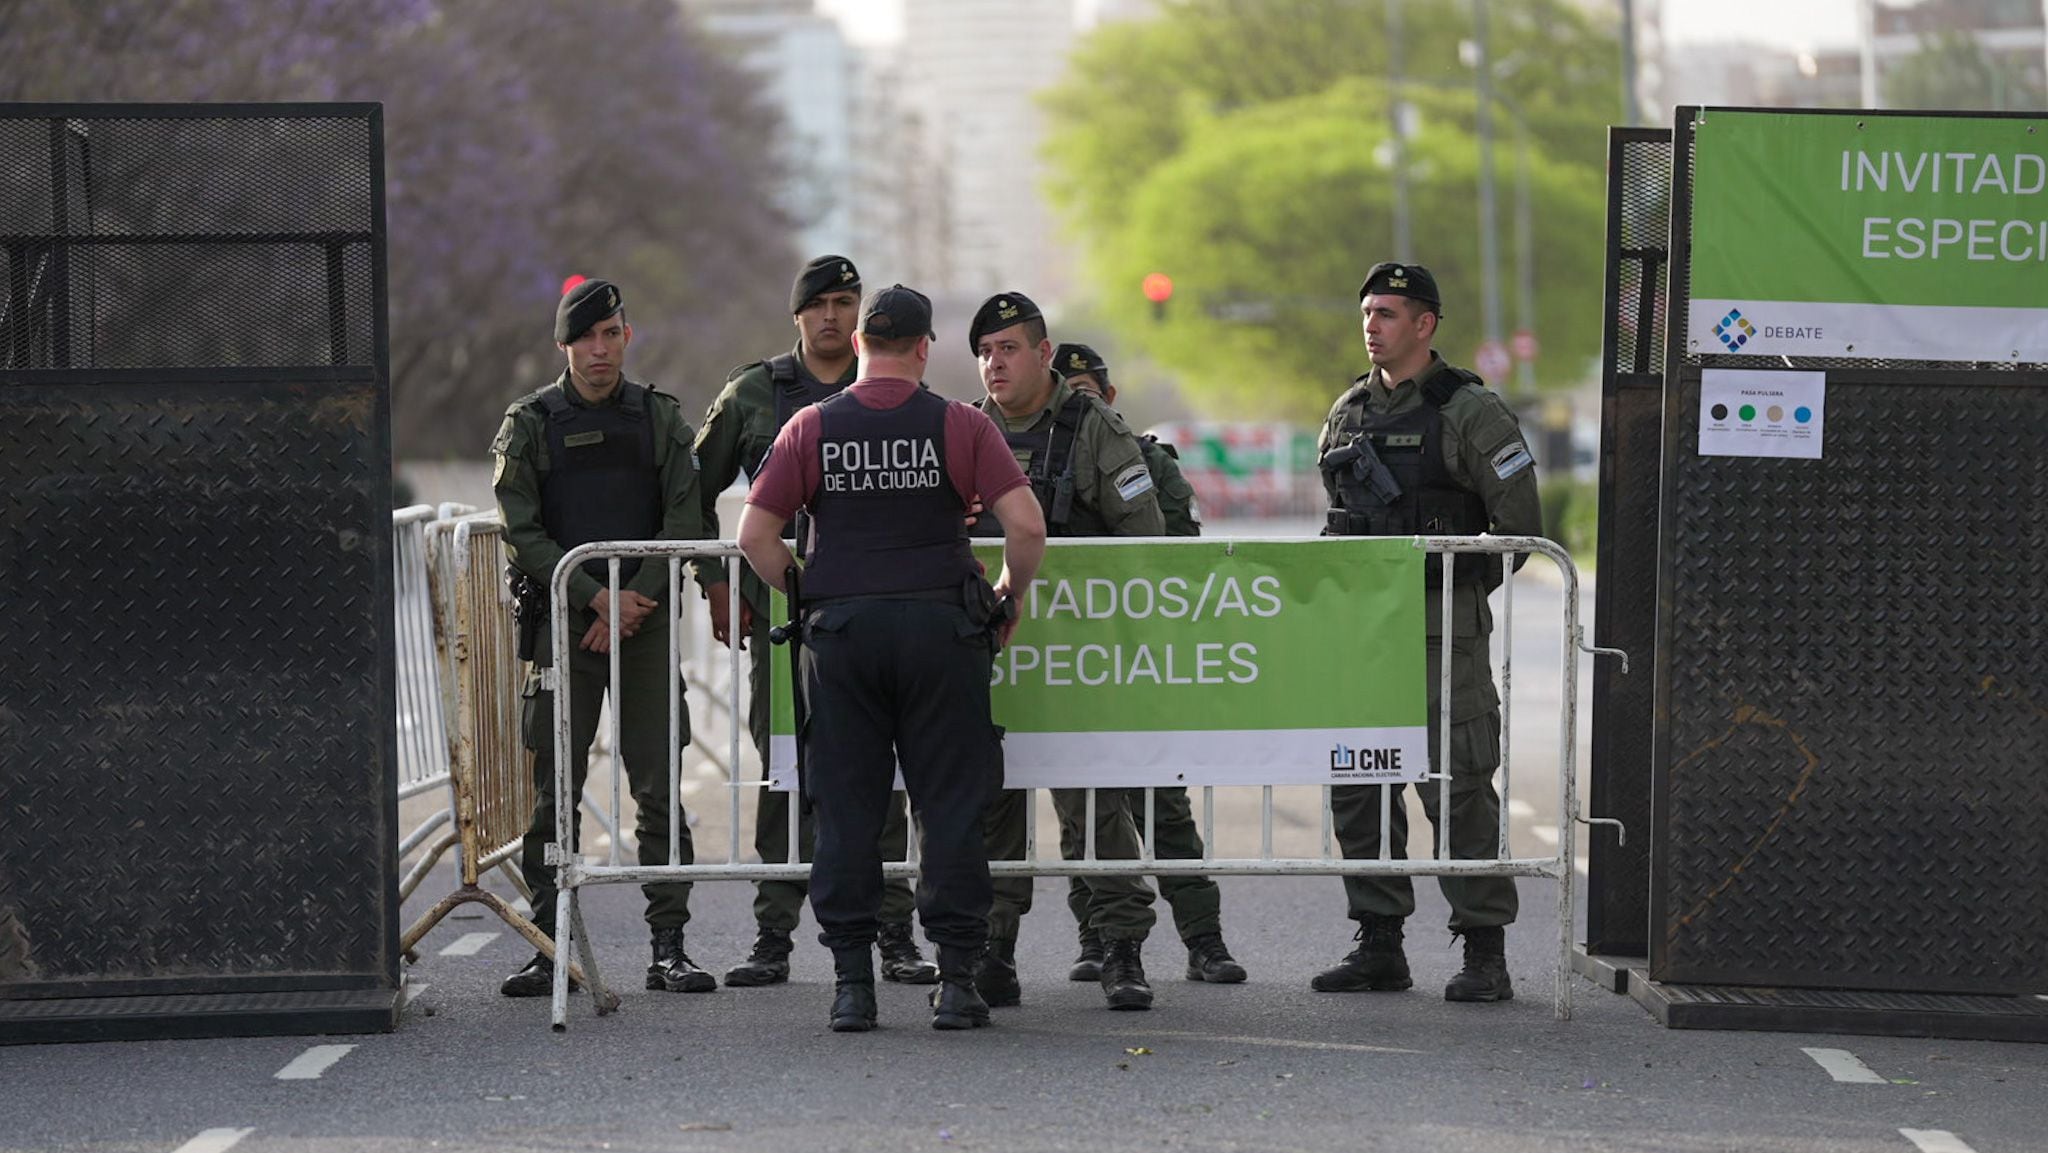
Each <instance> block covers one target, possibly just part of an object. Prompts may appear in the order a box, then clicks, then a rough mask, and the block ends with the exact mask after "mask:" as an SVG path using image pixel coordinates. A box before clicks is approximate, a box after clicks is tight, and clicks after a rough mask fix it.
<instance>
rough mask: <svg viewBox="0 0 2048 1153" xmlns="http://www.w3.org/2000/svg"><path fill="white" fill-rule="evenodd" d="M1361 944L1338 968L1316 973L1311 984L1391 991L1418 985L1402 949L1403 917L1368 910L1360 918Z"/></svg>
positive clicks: (1336, 989)
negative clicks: (1410, 971)
mask: <svg viewBox="0 0 2048 1153" xmlns="http://www.w3.org/2000/svg"><path fill="white" fill-rule="evenodd" d="M1353 939H1354V940H1356V941H1357V942H1358V947H1357V948H1356V949H1353V950H1351V952H1350V953H1349V954H1347V955H1346V956H1345V958H1344V959H1343V960H1342V961H1339V962H1337V965H1336V967H1335V968H1331V969H1324V970H1323V971H1322V972H1320V973H1317V974H1316V975H1315V979H1314V980H1312V981H1310V982H1309V983H1308V987H1309V988H1311V989H1314V990H1315V991H1316V992H1318V993H1364V992H1374V993H1392V992H1398V991H1400V990H1402V989H1411V988H1414V986H1415V979H1414V978H1412V977H1410V976H1409V975H1408V955H1407V954H1406V953H1404V952H1402V951H1401V918H1399V917H1386V916H1381V915H1379V914H1376V913H1367V914H1365V915H1364V916H1362V917H1360V918H1359V919H1358V935H1357V936H1356V937H1355V938H1353Z"/></svg>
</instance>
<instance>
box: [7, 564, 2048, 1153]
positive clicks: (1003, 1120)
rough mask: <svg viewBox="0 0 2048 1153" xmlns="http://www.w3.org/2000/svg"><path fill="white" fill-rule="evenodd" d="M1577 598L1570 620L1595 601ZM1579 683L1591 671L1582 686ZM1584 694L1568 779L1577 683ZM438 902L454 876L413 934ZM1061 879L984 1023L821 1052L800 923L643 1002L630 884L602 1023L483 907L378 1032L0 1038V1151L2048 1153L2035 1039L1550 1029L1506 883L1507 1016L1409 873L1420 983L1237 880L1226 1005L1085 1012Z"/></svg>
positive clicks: (1596, 1000) (721, 889)
mask: <svg viewBox="0 0 2048 1153" xmlns="http://www.w3.org/2000/svg"><path fill="white" fill-rule="evenodd" d="M1537 564H1539V565H1540V564H1541V562H1537ZM1534 567H1535V566H1532V570H1533V569H1534ZM1559 588H1560V586H1559V584H1558V582H1556V581H1554V580H1546V579H1545V578H1544V577H1543V576H1542V575H1541V574H1539V573H1536V572H1534V571H1532V572H1531V575H1530V576H1529V577H1527V578H1525V579H1524V580H1522V581H1521V582H1519V583H1518V586H1517V592H1516V617H1517V621H1518V623H1517V625H1516V626H1515V630H1516V631H1515V646H1516V647H1515V653H1516V668H1517V672H1516V676H1515V681H1514V686H1515V687H1514V692H1515V696H1514V700H1515V705H1514V717H1513V729H1512V743H1511V748H1512V749H1513V750H1514V757H1515V775H1514V778H1513V783H1512V791H1511V800H1512V801H1513V802H1515V804H1513V805H1512V810H1513V812H1514V831H1513V838H1514V847H1515V849H1516V851H1517V852H1520V853H1530V854H1534V853H1538V852H1548V851H1551V848H1550V846H1549V844H1548V842H1549V840H1550V839H1551V838H1554V836H1555V812H1556V800H1557V797H1556V794H1557V786H1556V781H1557V777H1556V768H1557V761H1558V753H1557V738H1556V728H1555V724H1556V721H1557V716H1558V709H1559V707H1560V704H1561V701H1562V697H1563V692H1562V685H1561V683H1560V682H1559V680H1558V677H1557V675H1556V671H1555V670H1556V667H1557V666H1556V663H1555V659H1556V654H1557V651H1558V648H1557V646H1558V645H1559V644H1560V643H1561V639H1562V637H1561V634H1560V633H1559V632H1558V630H1557V628H1556V620H1557V615H1558V613H1557V610H1558V608H1559V606H1560V604H1561V600H1560V596H1559ZM1584 611H1585V620H1586V621H1588V622H1590V616H1591V602H1590V599H1588V601H1587V603H1586V605H1585V609H1584ZM1589 631H1590V629H1589ZM1589 684H1590V673H1589V672H1588V673H1584V674H1582V689H1581V692H1582V694H1583V693H1584V692H1585V691H1586V689H1585V687H1584V686H1586V685H1589ZM1581 707H1582V709H1587V710H1588V711H1587V712H1586V713H1585V714H1583V715H1582V723H1581V732H1580V741H1581V748H1582V751H1581V752H1580V754H1579V757H1578V765H1579V768H1580V770H1581V771H1583V767H1584V754H1583V742H1584V738H1585V735H1586V734H1585V728H1586V726H1585V723H1584V721H1585V720H1586V719H1589V718H1590V704H1589V700H1588V698H1586V697H1585V696H1583V695H1582V697H1581ZM707 723H708V722H707ZM692 773H693V777H692V780H691V782H690V787H689V790H688V792H687V794H686V795H687V797H688V803H689V804H690V805H691V806H692V807H693V809H694V810H696V816H697V817H698V821H697V835H698V843H699V846H700V854H704V855H719V856H722V855H723V853H724V851H725V849H724V846H725V844H726V842H727V838H728V835H729V822H727V820H726V818H725V816H724V814H725V812H726V811H727V801H726V795H725V789H724V788H723V785H722V782H721V781H718V780H716V779H714V774H713V771H712V770H711V769H710V768H709V767H708V766H706V765H704V764H701V763H700V764H696V765H694V766H693V768H692ZM593 783H594V785H598V786H600V787H597V788H594V789H593V792H594V793H597V794H599V795H607V794H608V792H609V790H608V788H605V787H601V786H602V782H601V780H600V781H594V782H593ZM1280 793H1281V796H1280V799H1279V802H1278V803H1277V804H1276V812H1275V845H1276V849H1278V850H1279V851H1281V852H1307V853H1313V852H1315V851H1316V847H1317V841H1318V840H1319V834H1320V821H1319V819H1318V816H1317V814H1316V812H1315V803H1316V796H1315V791H1314V790H1281V791H1280ZM1254 795H1255V794H1254ZM1221 797H1222V794H1220V793H1219V804H1218V811H1219V820H1220V827H1219V830H1218V840H1219V842H1220V844H1219V846H1218V851H1219V852H1220V853H1225V854H1226V855H1236V854H1245V853H1250V852H1255V851H1256V847H1257V837H1258V827H1257V813H1258V809H1257V804H1256V801H1255V800H1250V799H1246V798H1245V797H1243V796H1235V797H1232V798H1230V799H1228V800H1224V799H1221ZM1044 827H1047V828H1049V826H1044ZM1422 827H1426V826H1422ZM744 831H745V830H744V829H743V833H744ZM1602 835H1605V834H1602ZM586 843H591V842H586ZM1581 851H1582V852H1583V850H1581ZM453 883H454V881H453V874H452V870H451V869H450V868H449V867H448V866H447V865H445V864H444V865H443V867H441V868H440V869H439V870H437V871H436V873H435V874H434V875H433V876H432V877H430V878H429V880H428V881H427V883H426V884H425V885H424V886H423V887H422V889H421V891H420V893H419V894H417V895H416V897H415V899H414V900H413V901H412V902H410V903H409V904H408V906H407V908H406V910H405V918H404V919H405V920H406V921H408V922H409V921H410V919H411V918H412V917H413V916H415V915H417V914H418V913H419V912H420V911H421V910H422V909H423V908H424V907H425V905H426V904H427V903H428V902H430V901H431V900H433V899H434V898H435V897H437V896H439V895H440V894H442V893H444V892H446V891H448V890H449V889H450V888H451V887H452V886H453ZM493 884H494V887H498V888H499V889H500V891H503V884H502V882H493ZM1061 884H1062V882H1056V881H1051V880H1046V881H1041V882H1040V883H1039V887H1038V903H1037V908H1036V910H1035V911H1034V912H1033V913H1032V914H1031V916H1030V917H1028V918H1027V919H1026V921H1025V931H1024V936H1023V940H1022V941H1021V943H1020V947H1019V954H1020V960H1021V963H1022V968H1023V972H1024V979H1025V996H1024V1004H1023V1005H1022V1006H1021V1007H1019V1008H1015V1009H1004V1010H998V1011H997V1014H996V1020H997V1024H996V1026H995V1027H994V1028H991V1029H987V1030H979V1031H976V1032H973V1033H969V1034H943V1033H935V1032H933V1031H932V1030H930V1029H929V1028H928V1027H927V1020H928V1010H927V1009H926V1008H925V1005H924V1000H923V995H924V994H923V990H919V989H912V988H904V987H897V986H886V985H885V986H884V987H883V989H882V1004H881V1011H882V1028H881V1029H880V1030H878V1031H877V1032H874V1033H871V1034H865V1035H837V1034H833V1033H830V1032H829V1031H828V1030H827V1029H826V1028H825V1014H826V1009H827V1006H828V1004H829V1001H830V990H831V983H830V963H829V957H828V955H827V954H826V953H825V952H824V950H823V949H822V948H819V947H818V946H816V945H815V944H814V943H812V942H813V941H814V937H813V928H812V926H810V924H809V923H808V921H807V922H806V925H805V927H804V928H803V929H802V930H801V931H800V932H799V938H798V939H799V945H800V949H799V953H798V955H797V957H796V959H795V974H794V979H793V980H792V982H791V983H790V984H788V985H786V986H780V987H774V988H768V989H725V988H721V989H720V990H719V991H717V992H716V993H712V994H706V995H698V996H684V995H676V994H665V993H649V992H644V991H642V990H641V989H640V988H639V985H640V981H639V976H640V973H641V971H642V966H644V964H645V960H646V933H645V929H644V926H643V925H642V924H641V922H640V919H639V907H640V897H639V895H638V894H637V893H636V892H634V891H633V890H632V889H631V888H630V887H626V886H610V887H605V888H599V889H594V890H591V891H590V892H589V895H588V906H587V908H588V912H589V916H590V920H591V926H592V931H593V935H594V937H595V939H596V942H597V944H598V947H599V950H600V963H601V966H602V968H603V971H604V972H605V974H606V976H607V979H608V980H610V981H612V982H614V983H615V986H616V987H617V988H618V989H619V991H620V993H621V994H622V997H623V1000H624V1004H623V1007H622V1010H621V1011H620V1012H619V1013H618V1014H616V1015H613V1016H609V1017H604V1018H599V1017H596V1016H594V1015H593V1014H592V1012H591V1010H590V1006H589V1002H588V1001H587V1000H582V999H579V1000H577V1001H575V1002H573V1003H572V1006H571V1017H570V1027H569V1029H568V1031H567V1032H566V1033H563V1034H555V1033H553V1032H551V1031H550V1030H549V1029H548V1026H547V1005H546V1002H545V1001H512V1000H507V999H505V998H503V997H500V996H499V995H498V994H497V992H496V985H497V982H498V980H499V979H500V978H501V977H502V976H503V975H504V974H505V973H507V972H509V971H511V970H512V969H514V968H517V967H518V966H519V965H520V964H522V963H523V962H524V961H525V959H526V957H527V955H528V950H527V949H526V947H525V946H524V945H523V944H522V943H521V942H520V941H518V940H517V938H516V937H515V936H514V935H513V934H512V933H510V932H509V931H508V930H506V929H505V927H504V926H503V925H501V924H499V923H497V922H496V921H495V920H492V919H489V916H488V914H485V913H482V912H480V911H476V908H477V907H474V906H472V907H469V908H468V909H465V910H462V911H459V912H458V913H457V915H456V917H455V918H454V919H451V920H449V921H447V922H445V923H444V924H443V925H442V926H441V927H439V928H437V929H436V930H435V931H434V932H433V933H432V934H431V935H430V936H429V937H428V938H427V940H426V941H425V942H424V943H423V945H422V948H421V954H422V957H421V961H420V963H419V964H417V965H416V966H411V967H409V968H408V977H409V980H410V982H411V999H410V1001H409V1003H408V1006H407V1008H406V1011H405V1014H404V1018H403V1022H402V1025H401V1027H400V1028H399V1030H398V1031H397V1032H395V1033H392V1034H385V1035H375V1036H361V1037H306V1038H257V1039H223V1040H212V1041H166V1042H135V1043H121V1044H102V1045H53V1046H33V1047H8V1048H0V1150H94V1151H121V1153H129V1151H152V1153H157V1151H161V1153H174V1151H175V1153H220V1151H223V1150H227V1149H234V1150H236V1151H237V1153H244V1151H247V1153H268V1151H277V1153H286V1151H289V1153H314V1151H318V1153H326V1151H335V1153H344V1151H347V1153H353V1151H359V1150H384V1149H408V1150H410V1149H428V1148H432V1149H447V1150H510V1149H532V1150H568V1149H577V1150H583V1149H589V1150H599V1149H605V1150H650V1151H652V1150H662V1151H668V1150H706V1151H718V1153H724V1151H742V1150H744V1151H757V1150H758V1151H784V1150H821V1151H822V1150H966V1149H980V1150H1069V1149H1072V1150H1086V1151H1089V1153H1111V1151H1122V1150H1136V1149H1155V1148H1156V1149H1188V1150H1218V1151H1224V1150H1319V1151H1320V1150H1401V1151H1421V1153H1431V1151H1439V1150H1442V1151H1450V1150H1474V1151H1496V1150H1498V1151H1548V1150H1557V1151H1561V1153H1562V1151H1571V1153H1581V1151H1589V1150H1646V1151H1673V1153H1700V1151H1708V1150H1713V1151H1719V1150H1766V1151H1786V1153H1791V1151H1798V1153H1813V1151H1821V1150H1827V1151H1855V1153H1866V1151H1867V1153H1912V1151H1913V1150H1916V1149H1918V1150H1923V1151H1937V1150H1938V1151H1943V1153H1963V1151H1972V1150H1973V1151H1975V1153H2020V1151H2033V1150H2042V1149H2048V1049H2044V1048H2042V1047H2038V1046H2026V1045H2012V1044H1996V1043H1988V1042H1957V1041H1929V1040H1903V1039H1886V1038H1859V1037H1830V1036H1816V1035H1799V1034H1767V1033H1701V1032H1673V1031H1668V1030H1665V1029H1663V1028H1661V1027H1659V1026H1658V1025H1657V1024H1656V1023H1655V1022H1654V1021H1653V1020H1652V1019H1651V1018H1650V1017H1649V1016H1648V1015H1647V1014H1646V1013H1645V1012H1644V1011H1643V1010H1642V1009H1640V1008H1639V1007H1638V1006H1637V1005H1636V1004H1635V1003H1634V1002H1633V1001H1631V1000H1629V999H1627V998H1625V997H1617V996H1614V995H1612V994H1609V993H1606V992H1603V991H1601V990H1599V989H1597V988H1595V987H1594V986H1593V985H1591V984H1589V983H1586V982H1580V981H1576V980H1575V982H1574V994H1575V996H1574V1001H1575V1005H1576V1011H1575V1013H1574V1015H1573V1017H1572V1019H1571V1020H1569V1021H1563V1022H1560V1021H1557V1020H1555V1019H1554V1017H1553V1013H1552V1003H1551V999H1550V998H1551V989H1552V977H1553V972H1554V965H1555V961H1556V948H1557V934H1556V922H1555V916H1556V896H1557V888H1556V886H1555V885H1554V884H1552V883H1549V882H1540V881H1525V882H1522V894H1523V907H1522V919H1521V921H1520V922H1519V923H1518V924H1517V925H1516V926H1515V928H1514V929H1513V930H1512V931H1511V932H1510V935H1509V951H1510V963H1511V970H1512V972H1513V975H1514V979H1515V982H1516V987H1517V992H1518V997H1517V999H1516V1000H1514V1001H1512V1002H1507V1003H1504V1004H1498V1005H1451V1004H1447V1003H1445V1002H1444V1001H1443V1000H1442V999H1441V989H1442V986H1443V983H1444V981H1445V980H1447V979H1448V978H1449V977H1450V975H1451V974H1452V972H1454V971H1455V970H1456V968H1457V964H1458V958H1459V954H1458V951H1457V948H1456V947H1455V946H1454V945H1452V944H1451V942H1450V939H1449V937H1448V934H1447V933H1445V932H1444V931H1443V929H1442V926H1443V924H1444V921H1445V917H1446V909H1445V907H1444V905H1443V902H1442V900H1441V898H1440V897H1439V895H1438V894H1437V891H1436V886H1435V884H1434V882H1431V881H1427V880H1425V881H1422V882H1420V883H1419V884H1418V896H1419V898H1420V904H1421V910H1420V912H1419V913H1418V915H1417V916H1416V917H1415V918H1414V919H1413V920H1411V921H1410V923H1409V925H1410V935H1409V943H1408V945H1409V956H1410V959H1411V962H1412V964H1413V966H1414V969H1415V975H1416V985H1417V987H1416V989H1415V990H1413V991H1411V992H1407V993H1398V994H1352V995H1330V994H1318V993H1313V992H1311V991H1310V990H1309V988H1308V980H1309V978H1310V977H1311V976H1312V975H1313V974H1314V973H1315V972H1316V971H1317V970H1318V969H1320V968H1322V967H1324V966H1326V965H1328V964H1330V963H1333V962H1334V961H1336V960H1337V959H1338V958H1339V957H1341V956H1342V955H1343V954H1344V953H1345V952H1346V951H1347V950H1348V949H1349V948H1350V947H1351V942H1350V940H1349V937H1350V928H1351V926H1350V923H1349V922H1347V921H1345V920H1344V919H1343V901H1342V895H1341V891H1340V888H1339V884H1338V882H1337V881H1335V880H1334V879H1330V878H1309V877H1292V878H1280V877H1273V878H1226V879H1225V880H1223V881H1222V885H1223V890H1224V916H1225V926H1226V931H1227V934H1228V937H1229V940H1230V942H1231V945H1232V947H1233V949H1234V950H1235V951H1236V953H1237V955H1238V956H1239V957H1240V959H1242V960H1243V961H1244V962H1245V964H1246V965H1247V967H1248V968H1249V969H1250V970H1251V973H1252V977H1251V980H1250V982H1249V983H1247V984H1245V985H1241V986H1234V987H1218V986H1207V985H1201V984H1196V983H1191V982H1187V981H1185V980H1183V979H1182V976H1181V972H1180V966H1181V962H1182V951H1181V949H1180V948H1179V946H1178V944H1177V943H1176V942H1174V941H1173V940H1172V939H1171V934H1170V932H1166V931H1162V932H1160V933H1158V934H1155V936H1154V938H1153V940H1152V942H1151V943H1150V945H1149V947H1148V950H1147V962H1148V967H1149V970H1150V972H1151V975H1152V979H1153V983H1154V986H1155V988H1156V989H1157V991H1158V1003H1157V1006H1156V1007H1155V1008H1154V1009H1153V1010H1152V1011H1151V1012H1148V1013H1111V1012H1108V1011H1107V1010H1105V1009H1104V1008H1103V1005H1102V999H1101V994H1100V991H1099V990H1098V989H1096V988H1095V987H1093V986H1090V985H1085V984H1075V983H1071V982H1068V981H1067V980H1065V970H1066V966H1067V963H1068V962H1069V961H1070V960H1071V957H1072V941H1073V937H1072V929H1073V926H1072V924H1071V921H1070V919H1069V917H1068V915H1067V912H1066V909H1065V906H1064V902H1063V900H1062V899H1061V889H1060V887H1059V886H1060V885H1061ZM750 899H751V887H750V886H747V885H744V884H741V883H731V882H719V883H706V884H700V885H699V886H697V889H696V893H695V896H694V898H693V907H694V909H695V911H696V914H697V916H696V919H695V920H694V921H693V922H692V925H691V929H690V949H691V952H692V953H693V955H694V956H695V957H696V959H697V960H698V961H699V962H701V963H702V964H704V965H705V966H706V967H707V968H710V969H712V970H713V971H716V972H722V971H723V970H724V968H725V967H726V966H727V965H729V964H731V963H733V962H734V961H737V960H738V959H740V958H741V957H742V956H743V955H744V953H745V951H746V947H747V945H748V943H749V941H750V940H751V937H752V918H751V914H750V912H749V908H748V905H749V901H750Z"/></svg>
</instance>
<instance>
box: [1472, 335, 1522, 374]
mask: <svg viewBox="0 0 2048 1153" xmlns="http://www.w3.org/2000/svg"><path fill="white" fill-rule="evenodd" d="M1472 367H1473V368H1476V369H1478V370H1479V375H1481V376H1483V377H1485V378H1486V379H1488V380H1495V379H1498V378H1500V377H1503V376H1506V375H1507V374H1508V369H1510V368H1512V367H1514V361H1513V360H1511V359H1509V357H1508V349H1507V345H1504V344H1502V343H1501V342H1500V341H1498V340H1489V341H1487V342H1486V343H1484V344H1482V345H1480V346H1479V351H1478V352H1475V353H1473V354H1472Z"/></svg>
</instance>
